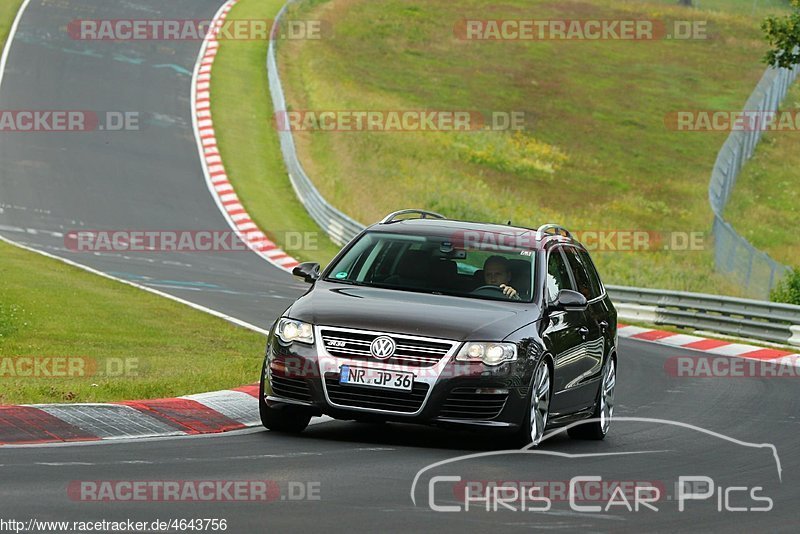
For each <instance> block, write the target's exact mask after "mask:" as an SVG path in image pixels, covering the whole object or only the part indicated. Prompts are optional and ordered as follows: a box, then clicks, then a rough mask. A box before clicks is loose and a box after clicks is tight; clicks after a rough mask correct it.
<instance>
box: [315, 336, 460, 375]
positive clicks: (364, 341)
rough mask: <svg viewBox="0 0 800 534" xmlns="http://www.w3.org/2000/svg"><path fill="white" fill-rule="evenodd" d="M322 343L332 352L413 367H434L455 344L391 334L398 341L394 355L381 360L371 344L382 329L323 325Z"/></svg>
mask: <svg viewBox="0 0 800 534" xmlns="http://www.w3.org/2000/svg"><path fill="white" fill-rule="evenodd" d="M321 334H322V343H323V344H324V346H325V350H327V351H328V353H329V354H330V355H331V356H335V357H337V358H349V359H352V360H363V361H366V360H372V361H383V362H385V363H390V364H395V365H406V366H409V367H432V366H434V365H436V364H437V363H439V362H440V361H441V360H442V358H443V357H444V356H445V355H446V354H447V353H448V352H449V351H450V349H451V348H452V347H453V345H452V344H451V343H449V342H446V341H441V342H437V341H429V340H423V339H415V338H412V337H406V336H402V335H395V334H391V335H389V337H391V338H392V339H393V340H394V342H395V344H396V345H397V350H396V351H395V354H394V356H392V357H391V358H389V359H388V360H377V359H376V358H374V357H373V356H372V353H371V352H370V345H371V344H372V342H373V341H374V340H375V338H377V337H379V336H381V335H383V334H379V333H374V334H373V333H366V332H353V331H347V330H332V329H327V328H323V329H322V331H321Z"/></svg>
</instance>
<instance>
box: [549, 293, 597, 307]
mask: <svg viewBox="0 0 800 534" xmlns="http://www.w3.org/2000/svg"><path fill="white" fill-rule="evenodd" d="M588 306H589V302H588V301H587V300H586V297H584V296H583V295H582V294H581V293H578V292H577V291H573V290H571V289H562V290H561V291H559V292H558V297H556V301H555V302H554V303H553V308H554V309H556V310H558V311H584V310H585V309H586V308H587V307H588Z"/></svg>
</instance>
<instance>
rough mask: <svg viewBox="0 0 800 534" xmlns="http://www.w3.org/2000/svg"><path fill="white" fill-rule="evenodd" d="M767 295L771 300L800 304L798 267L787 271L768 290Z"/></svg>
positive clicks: (799, 274) (799, 270)
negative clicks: (787, 272)
mask: <svg viewBox="0 0 800 534" xmlns="http://www.w3.org/2000/svg"><path fill="white" fill-rule="evenodd" d="M769 297H770V300H772V301H773V302H785V303H786V304H797V305H799V306H800V267H795V268H794V269H792V270H791V271H789V274H787V275H786V276H785V277H784V278H783V280H781V281H780V282H779V283H778V285H777V286H775V289H773V290H772V292H770V294H769Z"/></svg>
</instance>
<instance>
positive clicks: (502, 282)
mask: <svg viewBox="0 0 800 534" xmlns="http://www.w3.org/2000/svg"><path fill="white" fill-rule="evenodd" d="M483 279H484V281H485V282H486V284H487V285H490V286H498V287H499V288H500V289H502V290H503V294H504V295H505V296H507V297H508V298H511V299H515V300H519V298H520V296H519V292H517V290H516V289H514V288H513V287H511V286H510V285H509V284H510V283H511V262H509V261H508V260H507V259H506V258H504V257H503V256H490V257H489V258H487V259H486V261H485V262H484V264H483Z"/></svg>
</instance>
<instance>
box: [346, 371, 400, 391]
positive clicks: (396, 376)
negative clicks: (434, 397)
mask: <svg viewBox="0 0 800 534" xmlns="http://www.w3.org/2000/svg"><path fill="white" fill-rule="evenodd" d="M339 383H340V384H348V385H355V386H368V387H373V388H383V389H398V390H400V391H411V389H412V388H413V387H414V374H413V373H400V372H397V371H386V370H383V369H361V368H360V367H350V366H349V365H343V366H342V370H341V374H340V375H339Z"/></svg>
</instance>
